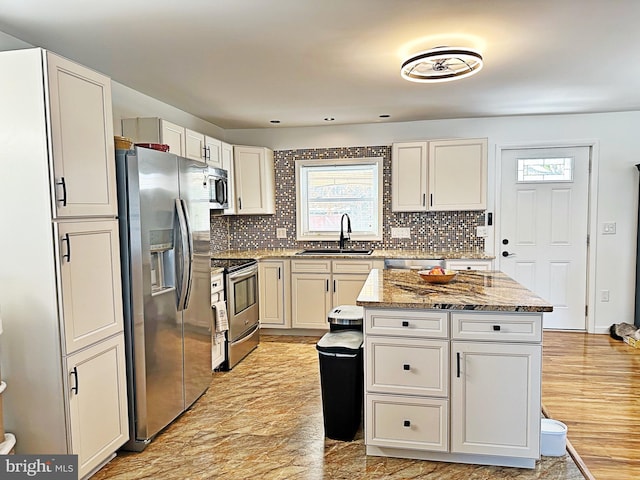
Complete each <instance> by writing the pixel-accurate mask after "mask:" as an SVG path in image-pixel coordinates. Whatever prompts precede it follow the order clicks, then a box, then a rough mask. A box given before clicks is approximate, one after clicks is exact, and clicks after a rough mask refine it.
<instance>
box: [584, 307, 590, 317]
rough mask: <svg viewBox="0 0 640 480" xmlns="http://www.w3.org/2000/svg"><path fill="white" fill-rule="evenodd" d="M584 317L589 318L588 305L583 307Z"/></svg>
mask: <svg viewBox="0 0 640 480" xmlns="http://www.w3.org/2000/svg"><path fill="white" fill-rule="evenodd" d="M584 316H585V317H588V316H589V305H585V306H584Z"/></svg>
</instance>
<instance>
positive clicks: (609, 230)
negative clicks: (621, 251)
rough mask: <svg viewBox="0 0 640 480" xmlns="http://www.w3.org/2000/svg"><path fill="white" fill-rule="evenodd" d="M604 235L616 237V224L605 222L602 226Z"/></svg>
mask: <svg viewBox="0 0 640 480" xmlns="http://www.w3.org/2000/svg"><path fill="white" fill-rule="evenodd" d="M602 233H603V235H615V234H616V222H605V223H603V224H602Z"/></svg>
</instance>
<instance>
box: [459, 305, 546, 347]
mask: <svg viewBox="0 0 640 480" xmlns="http://www.w3.org/2000/svg"><path fill="white" fill-rule="evenodd" d="M451 338H453V339H456V340H491V341H493V342H501V341H503V342H536V343H538V342H541V341H542V314H540V313H502V312H473V313H471V312H452V313H451Z"/></svg>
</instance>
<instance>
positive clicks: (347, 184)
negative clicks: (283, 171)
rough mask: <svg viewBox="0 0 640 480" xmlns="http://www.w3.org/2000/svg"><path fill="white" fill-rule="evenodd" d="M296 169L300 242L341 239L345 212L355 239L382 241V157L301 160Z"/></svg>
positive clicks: (298, 236)
mask: <svg viewBox="0 0 640 480" xmlns="http://www.w3.org/2000/svg"><path fill="white" fill-rule="evenodd" d="M295 169H296V185H297V188H296V201H297V209H296V217H297V218H296V222H297V228H296V233H297V240H299V241H301V240H302V241H305V240H306V241H308V240H337V239H338V236H339V233H340V219H341V218H342V215H343V214H345V213H346V214H348V215H349V217H350V219H351V227H352V232H351V240H355V241H358V240H382V191H383V190H382V185H383V183H382V173H383V168H382V158H381V157H370V158H349V159H345V158H343V159H333V160H297V161H296V167H295ZM345 250H347V249H345ZM334 253H335V254H342V253H340V252H339V251H338V252H334ZM350 253H353V250H351V251H350ZM325 254H326V253H325ZM360 254H361V255H366V253H360Z"/></svg>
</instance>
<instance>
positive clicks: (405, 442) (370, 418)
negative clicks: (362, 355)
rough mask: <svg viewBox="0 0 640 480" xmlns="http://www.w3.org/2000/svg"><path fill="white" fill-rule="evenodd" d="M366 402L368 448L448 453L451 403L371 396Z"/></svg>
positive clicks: (412, 398)
mask: <svg viewBox="0 0 640 480" xmlns="http://www.w3.org/2000/svg"><path fill="white" fill-rule="evenodd" d="M366 402H367V403H366V408H367V415H366V425H365V437H366V438H365V442H366V444H367V445H376V446H379V447H394V448H408V449H412V450H432V451H439V452H446V451H448V449H449V429H448V424H449V404H448V401H447V400H444V399H439V398H421V397H402V396H395V395H394V396H389V395H376V394H367V396H366Z"/></svg>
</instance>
